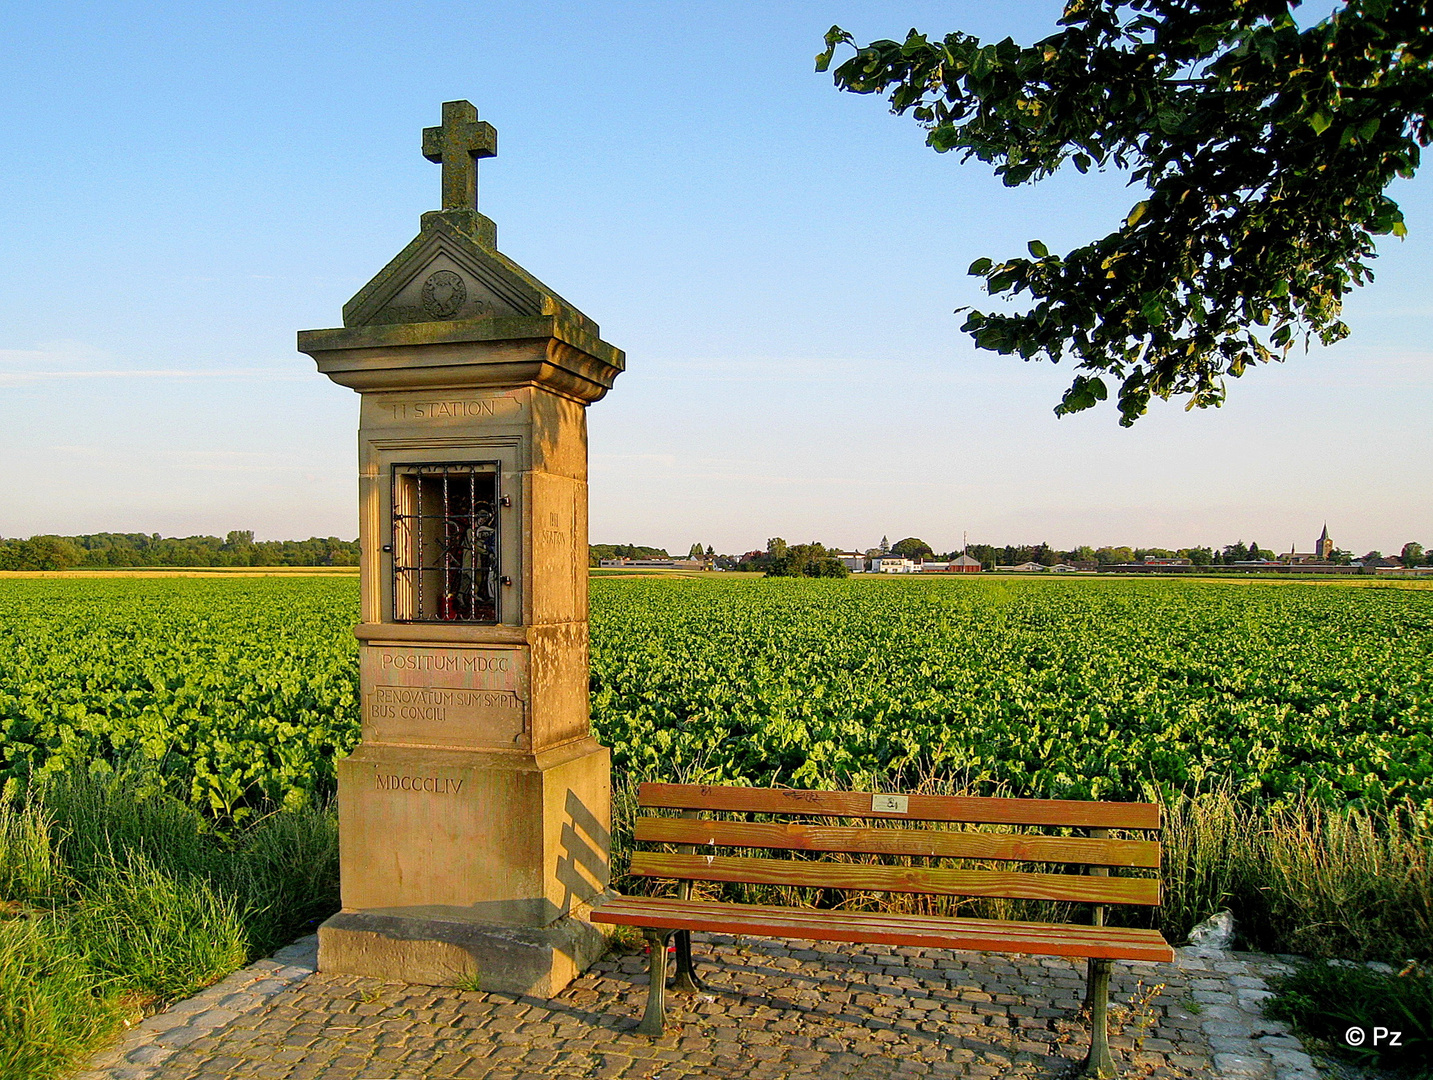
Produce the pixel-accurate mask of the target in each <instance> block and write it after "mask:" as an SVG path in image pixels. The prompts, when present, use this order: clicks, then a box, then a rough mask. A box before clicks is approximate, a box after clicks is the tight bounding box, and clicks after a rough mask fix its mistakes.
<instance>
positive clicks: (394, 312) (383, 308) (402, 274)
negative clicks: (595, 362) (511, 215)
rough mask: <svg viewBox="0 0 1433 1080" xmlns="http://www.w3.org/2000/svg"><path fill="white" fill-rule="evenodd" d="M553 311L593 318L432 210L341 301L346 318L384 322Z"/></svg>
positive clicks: (349, 322) (370, 323)
mask: <svg viewBox="0 0 1433 1080" xmlns="http://www.w3.org/2000/svg"><path fill="white" fill-rule="evenodd" d="M473 216H474V217H477V216H478V215H473ZM484 220H485V219H484ZM487 224H488V225H489V227H491V223H487ZM558 312H562V313H564V314H567V315H569V316H570V317H573V318H575V320H576V321H578V322H579V323H583V324H589V323H590V320H588V319H587V318H586V317H585V316H583V315H582V313H581V312H579V311H577V310H576V309H575V308H572V306H571V305H569V304H567V303H566V302H565V301H563V300H562V298H561V297H559V296H557V294H556V293H554V292H552V291H551V290H550V289H547V288H546V287H545V286H543V284H542V283H541V282H540V281H538V280H537V279H536V278H534V277H533V276H532V275H531V274H528V273H527V272H526V271H524V270H523V269H522V268H521V267H519V266H518V265H517V264H516V263H514V262H513V261H512V260H511V259H509V258H507V257H506V256H505V255H502V254H501V253H500V252H498V251H497V249H496V248H494V247H490V246H489V245H488V244H485V243H482V242H481V241H480V240H479V239H478V238H477V237H476V236H474V235H473V234H472V233H471V232H469V231H468V230H464V229H459V228H455V227H454V225H453V223H452V222H450V221H449V220H447V215H445V214H442V213H435V214H427V215H424V221H423V231H422V232H420V233H419V234H418V236H417V237H416V238H415V239H414V240H413V242H412V243H411V244H409V245H408V246H407V247H406V248H404V249H403V250H402V251H401V252H400V253H399V254H398V255H397V257H395V258H394V259H393V261H392V262H390V263H389V264H388V265H387V266H385V267H384V268H383V269H382V270H381V271H380V272H379V274H378V276H377V277H375V278H374V279H373V280H372V281H370V282H369V283H368V284H367V285H365V286H364V287H363V288H362V289H360V290H359V291H358V293H357V294H356V295H355V296H354V297H353V299H352V300H350V301H349V302H348V303H347V304H345V305H344V308H343V324H344V325H345V326H381V325H392V324H399V323H427V322H449V321H455V320H469V319H483V318H501V317H504V316H513V315H545V314H555V313H558ZM592 325H593V331H594V332H596V327H595V324H592Z"/></svg>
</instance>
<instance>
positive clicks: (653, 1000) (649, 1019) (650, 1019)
mask: <svg viewBox="0 0 1433 1080" xmlns="http://www.w3.org/2000/svg"><path fill="white" fill-rule="evenodd" d="M642 936H643V937H645V938H646V939H647V944H648V945H649V946H651V953H650V956H649V959H648V962H647V973H648V983H647V1011H646V1012H645V1013H643V1014H642V1022H641V1023H640V1024H638V1025H637V1033H638V1034H639V1035H650V1036H652V1038H654V1039H655V1038H659V1037H660V1036H661V1034H662V1022H663V1020H664V1019H665V1018H666V1009H665V1005H666V1000H665V999H666V995H667V938H669V937H671V936H672V932H671V931H670V930H643V931H642Z"/></svg>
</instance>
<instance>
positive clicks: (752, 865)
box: [629, 851, 1159, 905]
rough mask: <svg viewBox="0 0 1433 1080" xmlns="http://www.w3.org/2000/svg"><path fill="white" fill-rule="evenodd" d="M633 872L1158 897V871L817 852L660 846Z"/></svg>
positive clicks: (967, 892)
mask: <svg viewBox="0 0 1433 1080" xmlns="http://www.w3.org/2000/svg"><path fill="white" fill-rule="evenodd" d="M629 873H631V874H632V875H634V876H636V877H654V878H675V879H678V880H682V881H735V882H746V883H749V884H756V885H794V886H797V887H799V888H811V889H856V890H861V891H871V892H899V893H928V894H931V895H941V896H999V897H1008V898H1012V899H1013V898H1020V899H1026V900H1065V901H1072V902H1074V903H1081V904H1148V905H1157V904H1158V903H1159V880H1158V879H1157V878H1127V877H1093V876H1090V875H1086V874H1021V873H1011V872H1007V871H1002V870H946V869H941V868H930V867H922V866H873V865H871V864H869V863H838V862H827V861H818V860H814V859H749V858H740V857H729V856H719V855H667V854H664V853H662V852H654V851H635V852H633V853H632V863H631V868H630V870H629Z"/></svg>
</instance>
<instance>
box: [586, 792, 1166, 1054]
mask: <svg viewBox="0 0 1433 1080" xmlns="http://www.w3.org/2000/svg"><path fill="white" fill-rule="evenodd" d="M638 805H639V806H640V807H641V808H643V809H646V810H653V809H667V810H678V811H681V816H680V817H672V816H660V817H639V818H638V819H637V822H636V826H635V832H634V839H635V840H636V841H637V842H638V843H643V844H657V845H672V844H674V845H677V852H676V853H675V854H672V853H668V852H664V851H661V850H656V851H637V852H634V853H633V855H632V864H631V867H630V870H629V872H630V873H631V874H633V875H635V876H637V877H647V878H659V879H671V880H675V881H677V882H678V883H679V887H678V892H679V895H678V896H677V897H675V898H672V897H654V896H623V897H617V898H614V899H612V900H610V901H608V902H606V903H604V904H603V905H602V906H601V907H600V908H598V909H597V910H595V911H593V913H592V919H593V921H595V922H602V923H614V924H621V925H627V926H636V927H641V928H643V931H644V933H645V935H646V937H647V939H648V941H649V942H650V943H651V963H650V971H651V980H650V984H649V989H648V992H647V1008H646V1012H645V1014H644V1016H643V1018H642V1022H641V1024H640V1025H639V1026H638V1028H637V1030H638V1031H639V1032H642V1033H643V1034H647V1035H653V1036H657V1035H660V1034H661V1033H662V1029H663V1021H664V995H665V988H666V981H667V980H666V976H667V940H668V938H669V937H670V936H671V935H672V934H674V933H675V934H676V935H677V940H676V959H677V972H676V979H675V981H674V984H673V988H674V989H676V990H683V991H688V992H690V991H693V990H696V989H699V988H700V986H701V984H700V981H699V980H698V979H697V976H696V972H695V969H694V968H693V965H692V953H691V932H692V931H693V930H702V931H709V932H714V933H722V934H749V935H762V936H771V937H787V938H802V939H808V940H816V941H848V942H859V943H882V944H888V945H906V946H917V947H926V948H941V949H965V950H977V951H984V952H1002V953H1029V954H1034V955H1037V956H1074V957H1083V958H1086V959H1087V960H1088V961H1089V965H1088V977H1089V992H1088V997H1087V1003H1088V1005H1089V1008H1090V1014H1091V1027H1092V1033H1091V1039H1090V1053H1089V1056H1088V1058H1087V1059H1086V1072H1087V1074H1088V1075H1093V1076H1112V1075H1113V1074H1114V1063H1113V1061H1112V1059H1111V1057H1110V1050H1109V1041H1108V1033H1107V1023H1106V1009H1107V1005H1108V1000H1109V979H1110V961H1112V960H1156V961H1158V960H1162V961H1170V960H1173V959H1174V951H1173V950H1172V949H1171V948H1170V947H1169V945H1168V944H1167V943H1166V942H1165V940H1164V938H1163V937H1162V936H1161V935H1160V934H1159V932H1158V931H1155V930H1134V929H1127V928H1123V927H1112V926H1105V925H1104V908H1105V906H1106V905H1108V904H1144V905H1157V904H1158V903H1159V879H1158V877H1157V876H1156V877H1118V876H1111V871H1112V870H1120V869H1142V870H1156V871H1157V870H1158V868H1159V843H1158V841H1157V840H1149V839H1111V838H1110V837H1109V833H1110V830H1111V829H1119V830H1125V831H1134V832H1139V833H1151V832H1153V833H1156V834H1157V831H1158V829H1159V807H1158V805H1156V804H1154V803H1102V802H1085V801H1077V800H1054V799H986V798H964V797H952V796H937V795H908V796H907V795H885V794H869V793H867V794H862V793H859V792H844V791H798V790H792V789H787V788H742V787H723V786H716V785H706V784H703V785H686V784H643V785H642V786H641V790H640V793H639V795H638ZM702 813H728V814H731V813H737V814H746V815H750V814H760V815H778V816H781V817H790V818H798V819H799V818H817V819H829V818H848V819H867V820H869V819H880V820H881V821H882V824H880V825H875V826H872V825H859V826H850V825H841V824H831V823H828V822H823V821H819V820H818V821H817V822H815V823H803V822H801V821H775V822H773V821H750V820H715V819H703V818H700V817H699V815H700V814H702ZM889 821H912V822H942V823H962V824H998V825H1013V826H1025V827H1030V828H1060V829H1080V830H1084V831H1085V832H1086V833H1087V835H1086V836H1049V835H1043V834H1039V833H1031V832H1022V833H1008V832H978V831H974V830H971V829H949V828H929V827H927V828H899V827H891V826H890V825H888V824H885V822H889ZM721 848H728V849H731V848H735V849H748V850H751V849H760V850H765V851H767V852H785V853H792V854H790V855H788V856H787V857H764V858H763V857H751V856H749V855H748V856H741V855H731V854H715V853H714V852H716V851H717V850H718V849H721ZM698 849H700V850H698ZM822 853H827V854H836V853H841V854H847V855H877V856H906V857H912V858H916V859H961V860H971V859H973V860H982V861H983V860H996V861H1001V862H1020V863H1037V864H1046V865H1048V866H1049V867H1050V868H1051V869H1054V870H1068V868H1070V867H1071V866H1078V867H1081V868H1083V870H1084V872H1083V873H1069V872H1051V873H1026V872H1015V871H1006V870H981V869H974V870H973V869H950V868H946V867H932V866H926V865H883V864H874V863H871V862H851V861H835V860H832V859H822V858H820V855H821V854H822ZM693 881H715V882H741V883H747V884H756V885H784V886H794V887H797V888H815V889H839V890H844V891H852V892H855V891H859V892H866V891H872V892H892V893H916V894H925V895H932V896H968V897H981V896H986V897H1007V898H1025V899H1034V900H1054V901H1073V902H1076V903H1080V904H1090V905H1092V908H1093V910H1092V917H1091V920H1090V924H1089V925H1076V924H1063V923H1028V922H1000V921H995V920H991V919H972V918H951V917H945V916H926V915H907V914H891V913H886V912H879V911H830V910H822V909H818V908H812V907H784V906H773V905H767V904H732V903H721V902H716V901H709V900H694V899H692V897H691V885H692V882H693Z"/></svg>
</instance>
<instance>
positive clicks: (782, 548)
mask: <svg viewBox="0 0 1433 1080" xmlns="http://www.w3.org/2000/svg"><path fill="white" fill-rule="evenodd" d="M835 550H837V549H830V550H828V549H827V548H826V546H825V545H824V544H820V543H818V542H817V541H815V540H812V541H811V543H809V544H788V543H787V542H786V541H785V540H783V539H782V538H781V537H779V536H776V537H772V538H771V539H770V540H768V541H767V542H766V550H765V551H761V552H751V553H750V554H749V555H748V556H747V557H745V558H743V559H742V561H741V562H740V563H738V564H737V569H738V570H758V571H761V572H762V573H764V574H766V576H767V577H825V578H843V577H847V576H849V575H850V573H851V569H850V567H848V566H847V565H846V564H845V563H843V562H840V561H839V560H838V559H836V557H835V555H834V554H833V553H832V552H833V551H835Z"/></svg>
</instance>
